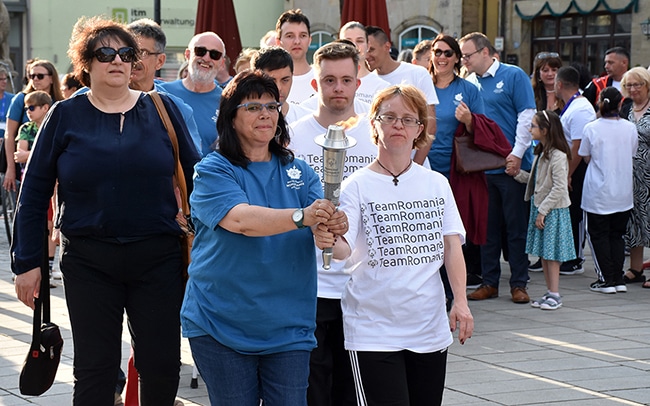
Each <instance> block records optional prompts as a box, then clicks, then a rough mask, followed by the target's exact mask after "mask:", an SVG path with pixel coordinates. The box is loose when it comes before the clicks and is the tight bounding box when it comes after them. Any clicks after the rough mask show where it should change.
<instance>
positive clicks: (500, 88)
mask: <svg viewBox="0 0 650 406" xmlns="http://www.w3.org/2000/svg"><path fill="white" fill-rule="evenodd" d="M494 93H503V80H502V81H500V82H499V83H497V85H496V87H495V89H494Z"/></svg>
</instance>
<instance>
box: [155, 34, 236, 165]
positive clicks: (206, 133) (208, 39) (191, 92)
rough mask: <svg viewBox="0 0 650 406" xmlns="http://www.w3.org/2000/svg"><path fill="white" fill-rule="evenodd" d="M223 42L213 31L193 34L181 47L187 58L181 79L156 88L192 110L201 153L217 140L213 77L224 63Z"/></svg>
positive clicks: (218, 92) (218, 96)
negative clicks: (187, 42)
mask: <svg viewBox="0 0 650 406" xmlns="http://www.w3.org/2000/svg"><path fill="white" fill-rule="evenodd" d="M225 49H226V47H225V45H224V43H223V41H222V40H221V38H220V37H219V36H218V35H217V34H215V33H214V32H203V33H200V34H197V35H195V36H194V37H192V39H191V40H190V43H189V45H188V47H187V49H186V50H185V58H186V59H187V60H188V61H189V64H188V67H187V71H188V75H187V77H186V78H185V79H179V80H176V81H173V82H168V83H162V84H161V85H160V88H161V89H163V90H164V91H166V92H167V93H171V94H173V95H175V96H178V97H180V98H181V99H183V101H184V102H185V103H187V104H188V105H190V107H192V109H193V110H194V120H195V121H196V125H197V127H198V129H199V135H200V138H201V148H200V149H199V151H200V152H201V154H202V155H203V156H205V155H207V154H209V153H210V152H211V151H212V148H211V146H212V144H214V142H215V141H216V139H217V129H216V122H217V116H218V112H219V102H220V101H221V88H220V87H219V86H218V85H217V82H216V81H215V79H216V78H217V72H218V71H219V68H220V66H221V65H222V64H223V63H224V60H223V55H224V53H225Z"/></svg>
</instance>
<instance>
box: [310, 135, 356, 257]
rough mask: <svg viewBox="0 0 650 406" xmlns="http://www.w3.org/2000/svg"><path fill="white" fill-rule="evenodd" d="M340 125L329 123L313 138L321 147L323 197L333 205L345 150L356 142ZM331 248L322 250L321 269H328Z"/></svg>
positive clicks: (338, 186)
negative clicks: (321, 132)
mask: <svg viewBox="0 0 650 406" xmlns="http://www.w3.org/2000/svg"><path fill="white" fill-rule="evenodd" d="M343 130H344V127H343V126H340V125H330V126H329V127H327V132H326V133H325V134H321V135H319V136H317V137H316V138H314V142H315V143H316V144H318V145H319V146H321V147H322V148H323V183H324V185H323V187H324V196H325V199H327V200H329V201H330V202H332V203H333V204H334V206H338V205H339V196H340V194H341V181H342V180H343V169H344V168H345V150H346V149H348V148H352V147H354V146H355V145H356V144H357V140H355V139H354V138H352V137H347V136H346V135H345V132H344V131H343ZM331 263H332V248H325V249H324V250H323V269H330V264H331Z"/></svg>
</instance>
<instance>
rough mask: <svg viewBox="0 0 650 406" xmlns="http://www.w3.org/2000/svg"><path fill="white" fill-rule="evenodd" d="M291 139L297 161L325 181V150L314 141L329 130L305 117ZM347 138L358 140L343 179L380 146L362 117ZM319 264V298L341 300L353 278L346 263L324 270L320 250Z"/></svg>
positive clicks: (370, 158) (348, 152) (347, 158)
mask: <svg viewBox="0 0 650 406" xmlns="http://www.w3.org/2000/svg"><path fill="white" fill-rule="evenodd" d="M291 131H292V138H291V143H290V144H289V148H290V149H291V150H293V151H294V154H295V155H296V157H297V158H300V159H302V160H304V161H305V162H307V163H308V164H309V166H311V167H312V168H314V171H316V173H317V174H318V175H319V176H320V177H321V182H322V181H323V148H321V147H320V146H319V145H318V144H316V143H315V142H314V138H315V137H316V136H318V135H321V134H324V133H325V132H326V131H327V129H326V128H324V127H323V126H321V125H320V124H319V123H318V121H316V119H315V118H314V116H313V115H312V116H309V117H305V118H303V119H302V120H300V121H298V122H296V123H294V124H293V125H292V126H291ZM345 135H346V136H348V137H352V138H354V139H356V140H357V144H356V145H355V146H354V147H352V148H349V149H347V150H346V154H345V161H346V165H345V169H344V172H343V178H344V179H345V178H347V177H348V176H350V175H351V174H352V173H353V172H354V171H356V170H358V169H361V168H363V167H365V166H367V165H369V164H370V163H372V161H373V160H374V159H375V158H376V157H377V146H376V145H375V144H373V142H372V140H371V139H370V121H369V120H368V118H367V117H365V116H364V117H360V119H359V121H358V123H357V125H356V126H354V127H353V128H351V129H349V130H345ZM316 260H317V262H318V264H317V265H318V297H324V298H329V299H340V298H341V294H342V293H343V288H344V287H345V283H346V282H347V281H348V279H349V278H350V276H349V275H348V274H346V273H345V272H343V265H344V262H342V261H338V262H337V261H332V264H331V267H330V269H329V270H324V269H323V256H322V255H321V250H320V249H318V248H317V249H316Z"/></svg>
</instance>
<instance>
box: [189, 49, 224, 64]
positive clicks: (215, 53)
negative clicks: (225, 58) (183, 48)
mask: <svg viewBox="0 0 650 406" xmlns="http://www.w3.org/2000/svg"><path fill="white" fill-rule="evenodd" d="M208 52H209V53H210V59H212V60H213V61H218V60H219V59H221V56H222V55H223V52H221V51H219V50H217V49H208V48H206V47H194V54H195V55H196V56H198V57H200V58H201V57H204V56H205V54H207V53H208Z"/></svg>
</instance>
